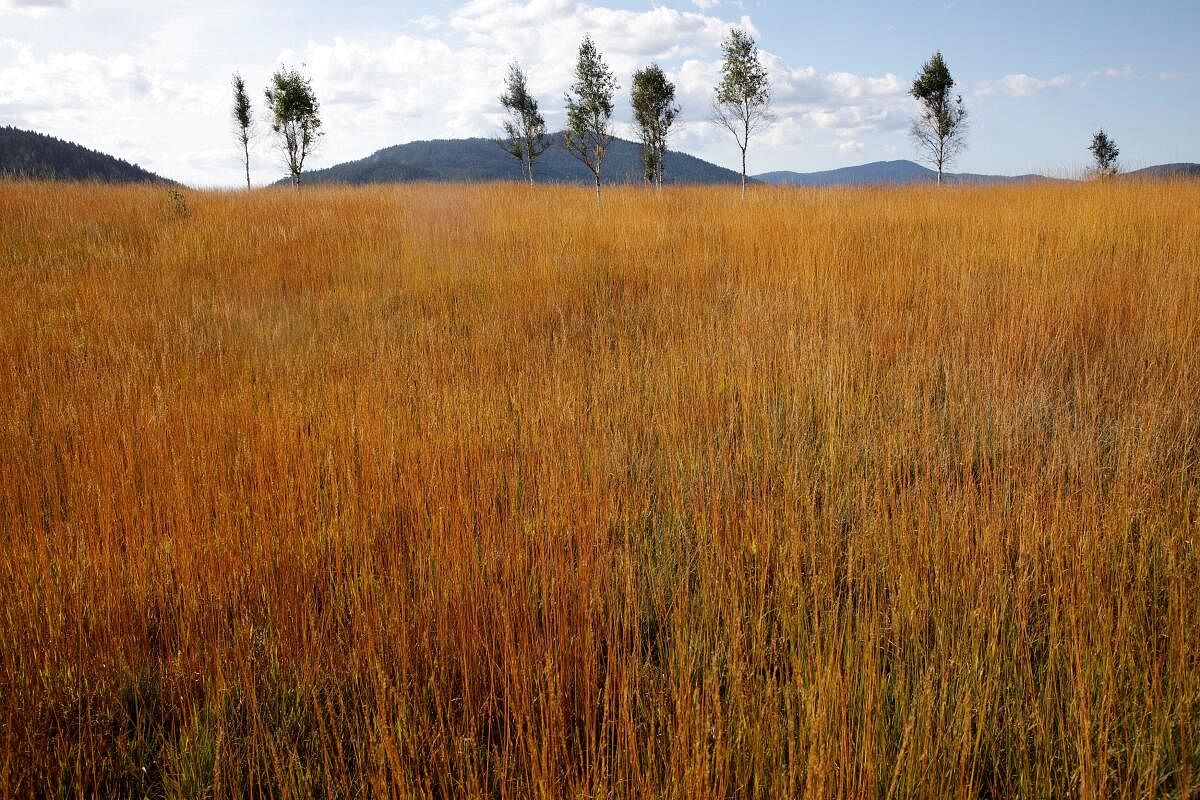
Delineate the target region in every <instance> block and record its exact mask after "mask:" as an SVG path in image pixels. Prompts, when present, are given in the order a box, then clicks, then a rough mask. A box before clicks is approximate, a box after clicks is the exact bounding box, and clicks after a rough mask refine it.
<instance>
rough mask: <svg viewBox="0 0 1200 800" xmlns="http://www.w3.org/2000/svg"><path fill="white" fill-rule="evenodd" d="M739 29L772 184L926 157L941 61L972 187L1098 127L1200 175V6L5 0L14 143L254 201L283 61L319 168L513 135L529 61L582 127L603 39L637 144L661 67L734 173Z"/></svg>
mask: <svg viewBox="0 0 1200 800" xmlns="http://www.w3.org/2000/svg"><path fill="white" fill-rule="evenodd" d="M731 25H739V26H743V27H746V28H748V29H749V30H750V31H751V32H752V33H753V34H754V35H755V37H756V38H757V40H758V42H759V45H760V47H761V48H762V50H763V55H764V60H765V61H766V63H767V65H768V68H769V71H770V74H771V77H772V80H773V83H774V96H775V112H776V122H775V124H774V125H773V126H772V128H771V129H770V130H769V131H767V132H766V133H764V134H763V135H762V136H761V137H760V138H759V139H758V140H757V141H752V143H751V148H750V154H749V160H750V169H751V171H752V172H764V171H767V170H775V169H795V170H801V171H809V170H817V169H829V168H834V167H839V166H846V165H850V164H859V163H864V162H867V161H876V160H885V159H894V158H911V157H913V155H914V151H913V148H912V145H911V143H910V141H909V139H908V136H907V127H908V120H909V118H910V117H911V115H912V113H913V104H912V101H911V99H910V98H908V97H907V95H906V91H907V88H908V86H909V84H910V83H911V80H912V77H913V75H914V74H915V72H916V71H917V69H918V68H919V66H920V64H921V62H922V61H923V60H924V59H926V58H927V57H928V56H929V55H930V54H931V53H932V52H933V50H934V49H935V48H940V49H941V50H942V51H943V53H944V54H945V56H946V58H947V61H948V62H949V64H950V67H951V69H952V71H953V73H954V75H955V77H956V78H957V80H958V82H959V88H960V90H961V91H962V93H963V95H964V97H965V100H966V104H967V107H968V110H969V112H970V114H971V125H972V128H971V134H970V146H969V148H968V150H967V151H966V153H965V154H964V155H963V156H962V157H961V158H960V160H959V162H958V163H957V164H956V165H955V167H954V168H955V169H956V170H958V171H971V172H996V173H1008V174H1018V173H1025V172H1031V171H1038V172H1045V173H1054V174H1070V173H1072V172H1074V171H1076V170H1078V169H1080V168H1081V167H1082V166H1083V165H1084V164H1085V162H1086V159H1087V151H1086V147H1087V144H1088V141H1089V139H1090V136H1091V134H1092V132H1094V131H1095V130H1096V129H1097V128H1099V127H1101V126H1103V127H1105V128H1106V129H1107V130H1108V131H1109V132H1110V133H1111V134H1112V135H1113V136H1114V138H1115V139H1116V140H1117V143H1118V144H1119V145H1120V147H1121V153H1122V162H1123V163H1124V164H1125V165H1126V166H1127V167H1138V166H1146V165H1150V164H1156V163H1164V162H1173V161H1200V135H1198V131H1200V91H1198V90H1197V80H1200V55H1198V52H1200V48H1198V47H1197V46H1196V44H1195V41H1194V39H1195V36H1196V34H1197V32H1200V4H1198V3H1196V2H1194V0H1193V1H1192V2H1183V1H1182V0H1165V1H1160V2H1142V3H1140V4H1139V3H1118V2H1111V0H1099V1H1093V2H1087V3H1084V2H1063V1H1062V0H1059V1H1058V2H1055V1H1054V0H1050V1H1049V2H1038V3H1035V2H1011V1H1010V2H1004V3H1000V2H995V0H940V2H926V0H909V1H908V2H901V1H900V0H893V2H882V1H875V0H850V2H839V3H833V2H774V1H773V0H757V1H756V0H746V2H733V1H732V0H720V2H717V1H716V0H673V1H672V2H657V3H651V2H634V1H633V0H595V1H594V2H577V1H576V0H462V1H458V0H423V1H422V2H394V1H393V2H382V1H380V0H371V1H370V2H358V3H355V2H344V3H336V4H335V3H317V2H304V0H296V1H295V2H281V1H279V0H268V1H267V2H257V3H255V2H245V0H236V1H235V0H209V1H208V2H204V3H175V2H171V0H0V124H12V125H17V126H19V127H25V128H31V129H35V130H40V131H43V132H46V133H51V134H54V135H56V136H60V137H63V138H68V139H71V140H74V141H78V142H80V143H82V144H86V145H88V146H90V147H94V148H96V149H100V150H104V151H106V152H111V153H113V154H116V155H119V156H122V157H124V158H126V159H128V160H131V161H136V162H138V163H140V164H142V165H143V166H146V167H149V168H151V169H153V170H155V171H157V172H160V173H161V174H164V175H167V176H169V177H173V178H177V179H180V180H183V181H186V182H189V183H192V184H195V185H217V186H221V185H236V183H237V181H238V178H239V169H240V167H239V161H238V152H237V149H236V147H235V144H234V140H233V136H232V132H231V128H230V123H229V121H228V105H229V89H228V81H229V76H230V74H231V73H232V72H233V71H234V70H239V71H241V72H242V74H243V75H244V76H245V77H246V79H247V82H248V83H249V84H250V85H251V86H252V87H261V86H263V85H265V83H266V80H267V77H268V76H269V74H270V72H271V69H272V67H273V66H274V65H276V64H278V63H280V62H285V61H286V62H289V63H304V64H306V65H307V68H308V70H309V71H310V73H311V74H312V77H313V83H314V87H315V88H316V90H317V92H318V94H319V96H320V97H321V99H322V102H323V105H324V111H325V119H326V137H325V139H324V141H323V143H322V145H321V148H320V150H319V151H318V153H317V154H316V156H315V157H314V159H313V161H312V162H311V165H312V166H314V167H316V166H322V165H328V164H333V163H337V162H339V161H344V160H347V159H351V158H358V157H361V156H364V155H367V154H369V153H370V152H373V151H374V150H376V149H378V148H380V147H385V146H388V145H391V144H396V143H399V142H404V141H410V140H413V139H423V138H439V137H457V136H469V135H477V136H478V135H492V134H494V133H495V132H496V130H497V129H498V121H499V112H500V109H499V106H498V103H497V101H496V97H497V96H498V95H499V93H500V90H501V87H500V82H501V79H502V77H503V74H504V71H505V65H506V64H507V62H508V61H509V60H511V59H513V58H517V59H520V60H521V61H522V62H523V63H524V64H525V66H526V68H527V71H528V72H529V75H530V80H531V84H532V88H533V89H534V91H535V92H536V93H537V94H538V96H539V98H540V99H541V102H542V107H543V110H544V111H545V112H546V115H547V118H548V121H549V122H550V124H551V125H557V124H561V120H562V113H561V107H562V95H563V92H564V90H565V89H566V87H567V85H568V83H569V80H570V70H571V67H572V60H573V56H574V51H575V49H576V47H577V46H578V42H579V39H580V37H582V36H583V34H584V33H591V34H592V36H593V37H594V38H595V39H596V42H597V44H598V46H599V47H600V49H601V50H602V51H603V52H604V53H605V55H606V57H607V58H608V61H609V63H610V65H611V66H612V67H613V68H614V71H615V72H616V73H617V76H618V80H619V82H620V83H621V85H622V92H621V98H620V100H621V102H620V104H619V109H620V110H619V112H618V115H617V123H618V132H620V133H622V134H625V135H628V134H629V133H630V132H631V131H630V129H629V127H628V123H629V118H630V115H629V113H628V111H627V110H626V109H627V97H628V96H627V94H626V93H625V89H626V88H627V86H628V83H629V74H630V73H631V72H632V71H633V69H635V68H636V67H637V66H639V65H641V64H645V63H648V62H649V61H652V60H653V61H657V62H658V63H660V64H661V65H662V66H663V67H664V68H665V69H666V70H667V72H668V75H669V76H670V77H671V78H672V79H673V80H674V81H675V83H676V84H677V86H678V88H679V94H680V98H681V100H682V103H683V105H684V115H683V123H682V125H680V127H679V129H678V131H677V132H676V133H675V134H674V136H673V139H672V146H673V147H676V148H678V149H682V150H686V151H688V152H691V153H694V154H696V155H699V156H701V157H703V158H707V159H710V160H712V161H716V162H717V163H721V164H724V165H726V166H731V167H732V166H735V165H736V164H737V163H738V152H737V149H736V146H735V145H734V142H733V140H732V138H731V137H730V136H729V134H728V133H726V132H724V131H722V130H720V129H718V128H716V127H715V126H713V125H711V124H710V123H708V122H707V119H708V102H709V98H710V97H711V91H712V86H713V84H714V83H715V80H716V75H717V69H718V65H719V42H720V39H721V37H722V36H723V35H724V33H725V32H726V31H727V30H728V29H729V27H730V26H731ZM259 96H261V92H260V91H256V92H255V99H256V100H257V98H258V97H259ZM258 110H260V111H261V106H259V108H258ZM262 128H263V131H262V133H263V135H261V136H260V137H259V140H258V142H257V144H256V149H255V154H254V164H253V169H254V176H255V179H256V180H257V181H258V182H267V181H269V180H273V179H274V178H276V177H278V175H279V174H280V172H281V171H280V168H279V163H278V158H277V156H276V154H275V153H274V152H273V149H272V147H271V143H270V140H269V137H268V136H266V135H265V133H266V131H265V126H262Z"/></svg>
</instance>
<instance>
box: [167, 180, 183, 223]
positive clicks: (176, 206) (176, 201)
mask: <svg viewBox="0 0 1200 800" xmlns="http://www.w3.org/2000/svg"><path fill="white" fill-rule="evenodd" d="M166 213H167V216H169V217H174V218H175V219H183V218H184V217H186V216H187V215H188V205H187V200H186V199H184V196H183V192H181V191H179V190H178V189H177V188H175V187H174V186H172V187H171V188H169V189H167V200H166Z"/></svg>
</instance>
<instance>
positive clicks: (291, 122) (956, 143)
mask: <svg viewBox="0 0 1200 800" xmlns="http://www.w3.org/2000/svg"><path fill="white" fill-rule="evenodd" d="M721 56H722V59H721V79H720V82H719V83H718V84H717V85H716V86H715V87H714V89H713V99H712V108H711V119H712V122H713V123H714V124H716V125H718V126H719V127H721V128H723V129H725V130H726V131H728V132H729V133H730V134H731V135H732V136H733V138H734V141H735V142H736V143H737V146H738V149H739V150H740V152H741V159H742V170H741V179H742V180H741V185H742V195H743V196H744V195H745V193H746V177H747V175H746V153H747V150H748V149H749V146H750V141H751V139H752V138H753V137H754V136H755V135H756V134H758V133H760V132H762V131H763V130H764V129H766V128H767V126H769V125H770V124H771V122H772V121H773V119H774V117H773V115H772V113H771V80H770V76H769V74H768V72H767V69H766V67H765V66H764V64H763V63H762V58H761V57H760V54H759V51H758V45H757V44H756V42H755V41H754V38H753V37H752V36H750V34H749V33H747V32H746V31H744V30H741V29H740V28H732V29H730V31H729V34H728V35H727V36H726V37H725V39H724V40H723V41H722V42H721ZM954 87H955V80H954V77H953V76H952V75H951V73H950V68H949V66H948V65H947V64H946V60H945V58H943V56H942V53H941V51H940V50H939V51H937V52H935V53H934V54H933V56H932V57H931V58H930V59H929V60H928V61H926V62H925V63H924V64H923V65H922V66H921V69H920V71H919V72H918V73H917V76H916V77H915V78H914V79H913V82H912V87H911V88H910V90H909V94H910V95H911V96H912V97H913V98H914V99H915V100H916V101H917V115H916V116H915V117H914V118H913V120H912V124H911V126H910V129H909V133H910V135H911V137H912V140H913V143H914V145H915V147H916V150H917V156H918V158H919V159H920V160H921V161H923V162H925V163H926V164H928V165H929V166H930V167H932V168H933V169H935V170H936V172H937V182H938V184H939V185H940V184H941V183H942V182H943V174H944V170H945V168H946V167H947V166H949V165H950V164H951V163H953V162H954V160H955V159H956V158H957V157H958V156H959V155H961V154H962V152H963V151H964V150H965V149H966V146H967V131H968V116H967V110H966V107H965V105H964V104H963V98H962V95H961V94H956V93H955V92H954V91H953V90H954ZM619 88H620V86H619V85H618V83H617V79H616V76H615V75H614V74H613V72H612V70H611V69H609V67H608V65H607V64H606V63H605V61H604V56H603V55H602V54H601V53H600V51H599V50H598V49H597V48H596V44H595V42H593V41H592V38H591V36H590V35H589V36H584V38H583V41H582V42H581V43H580V45H579V51H578V55H577V58H576V62H575V76H574V81H573V82H572V84H571V86H570V90H569V91H568V93H567V94H566V97H565V98H564V100H565V106H566V117H567V119H566V126H565V128H564V130H563V133H562V144H563V146H564V148H565V149H566V151H567V152H568V153H570V154H571V155H572V156H574V157H575V158H576V159H578V160H579V161H580V163H582V164H583V165H584V166H585V167H586V168H587V170H588V172H590V173H591V175H592V178H593V180H594V182H595V189H596V202H597V203H599V202H600V188H601V174H602V169H603V165H604V156H605V154H606V153H607V151H608V146H609V143H610V142H611V141H612V139H613V136H614V132H613V126H612V117H613V113H614V110H615V97H616V93H617V90H618V89H619ZM264 95H265V98H266V103H267V111H268V113H269V115H270V129H271V133H272V134H273V135H274V137H275V140H276V143H277V145H278V147H279V150H280V152H281V154H282V156H283V161H284V165H285V166H286V167H287V170H288V173H289V175H290V177H291V182H292V184H293V185H294V186H299V185H300V178H301V174H302V173H303V171H304V162H305V160H306V159H307V158H308V156H309V155H310V154H311V153H312V150H313V148H314V147H316V145H317V142H318V141H319V140H320V138H321V136H322V135H323V131H322V130H321V116H320V104H319V102H318V101H317V97H316V93H315V92H314V91H313V87H312V81H311V79H310V78H309V77H308V76H307V75H305V74H303V73H302V72H300V71H299V70H297V69H295V68H293V67H288V66H282V67H280V68H279V69H278V70H276V72H275V73H274V74H273V75H272V76H271V80H270V83H269V84H268V86H267V88H266V90H265V92H264ZM233 98H234V99H233V119H234V123H235V125H236V132H237V140H238V143H239V145H240V147H241V150H242V155H243V159H244V163H245V168H246V187H247V188H249V187H250V142H251V139H252V138H253V130H254V117H253V108H252V105H251V103H250V98H249V95H248V94H247V92H246V84H245V81H244V80H243V79H242V77H241V76H240V75H238V74H236V73H235V74H234V76H233ZM630 101H631V105H632V111H633V119H634V124H635V126H636V128H637V132H638V138H639V139H640V141H641V145H642V173H643V177H644V178H645V180H646V181H647V182H648V183H650V184H652V185H654V186H656V187H659V188H661V187H662V184H663V182H664V180H665V179H666V155H667V141H668V138H669V136H670V133H671V128H672V126H673V125H674V123H675V121H676V119H677V118H678V117H679V114H680V113H681V111H682V109H681V108H680V106H679V104H678V103H676V100H675V85H674V84H673V83H671V81H670V80H669V79H668V78H667V76H666V73H665V72H663V70H662V68H661V67H660V66H659V65H658V64H655V63H651V64H649V65H648V66H645V67H642V68H640V69H638V70H636V71H635V72H634V73H633V82H632V86H631V89H630ZM500 105H501V107H502V108H503V109H504V111H505V114H506V118H505V120H504V121H503V123H502V125H501V128H502V133H501V136H500V137H499V141H500V144H501V145H502V146H503V147H504V149H505V151H506V152H508V154H509V155H511V156H512V157H513V158H514V159H516V160H517V161H518V162H519V164H520V167H521V172H522V175H523V176H524V177H525V179H526V180H527V181H528V182H529V184H530V185H532V184H533V183H534V175H535V171H536V170H535V167H536V164H537V161H538V159H539V158H540V157H541V156H542V154H544V153H545V152H546V151H547V150H548V149H549V148H550V146H551V144H552V139H551V136H550V134H549V132H548V131H547V130H546V120H545V117H544V116H543V115H542V113H541V111H540V110H539V105H538V101H537V98H536V97H535V96H534V94H533V93H532V92H531V91H530V90H529V80H528V76H527V75H526V73H525V71H524V69H523V68H522V67H521V65H520V63H518V62H515V61H514V62H512V63H511V64H509V67H508V74H507V76H506V77H505V80H504V91H503V93H502V94H501V95H500ZM1089 149H1090V151H1091V153H1092V156H1093V158H1094V160H1095V167H1094V173H1095V174H1097V175H1101V176H1103V175H1113V174H1116V172H1117V171H1118V166H1117V156H1118V155H1119V152H1120V151H1119V150H1118V149H1117V146H1116V143H1115V142H1114V141H1113V140H1112V139H1111V138H1110V137H1109V136H1108V134H1106V133H1105V132H1104V131H1103V130H1100V131H1099V132H1098V133H1096V135H1095V136H1094V137H1093V139H1092V144H1091V146H1090V148H1089Z"/></svg>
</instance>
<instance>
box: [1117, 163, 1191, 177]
mask: <svg viewBox="0 0 1200 800" xmlns="http://www.w3.org/2000/svg"><path fill="white" fill-rule="evenodd" d="M1122 176H1123V177H1126V178H1200V164H1159V165H1158V166H1156V167H1146V168H1145V169H1135V170H1134V171H1133V172H1125V173H1122Z"/></svg>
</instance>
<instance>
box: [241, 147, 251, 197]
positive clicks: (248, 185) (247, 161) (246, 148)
mask: <svg viewBox="0 0 1200 800" xmlns="http://www.w3.org/2000/svg"><path fill="white" fill-rule="evenodd" d="M242 148H243V149H244V150H245V151H246V189H247V190H249V189H250V145H249V143H247V142H242Z"/></svg>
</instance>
